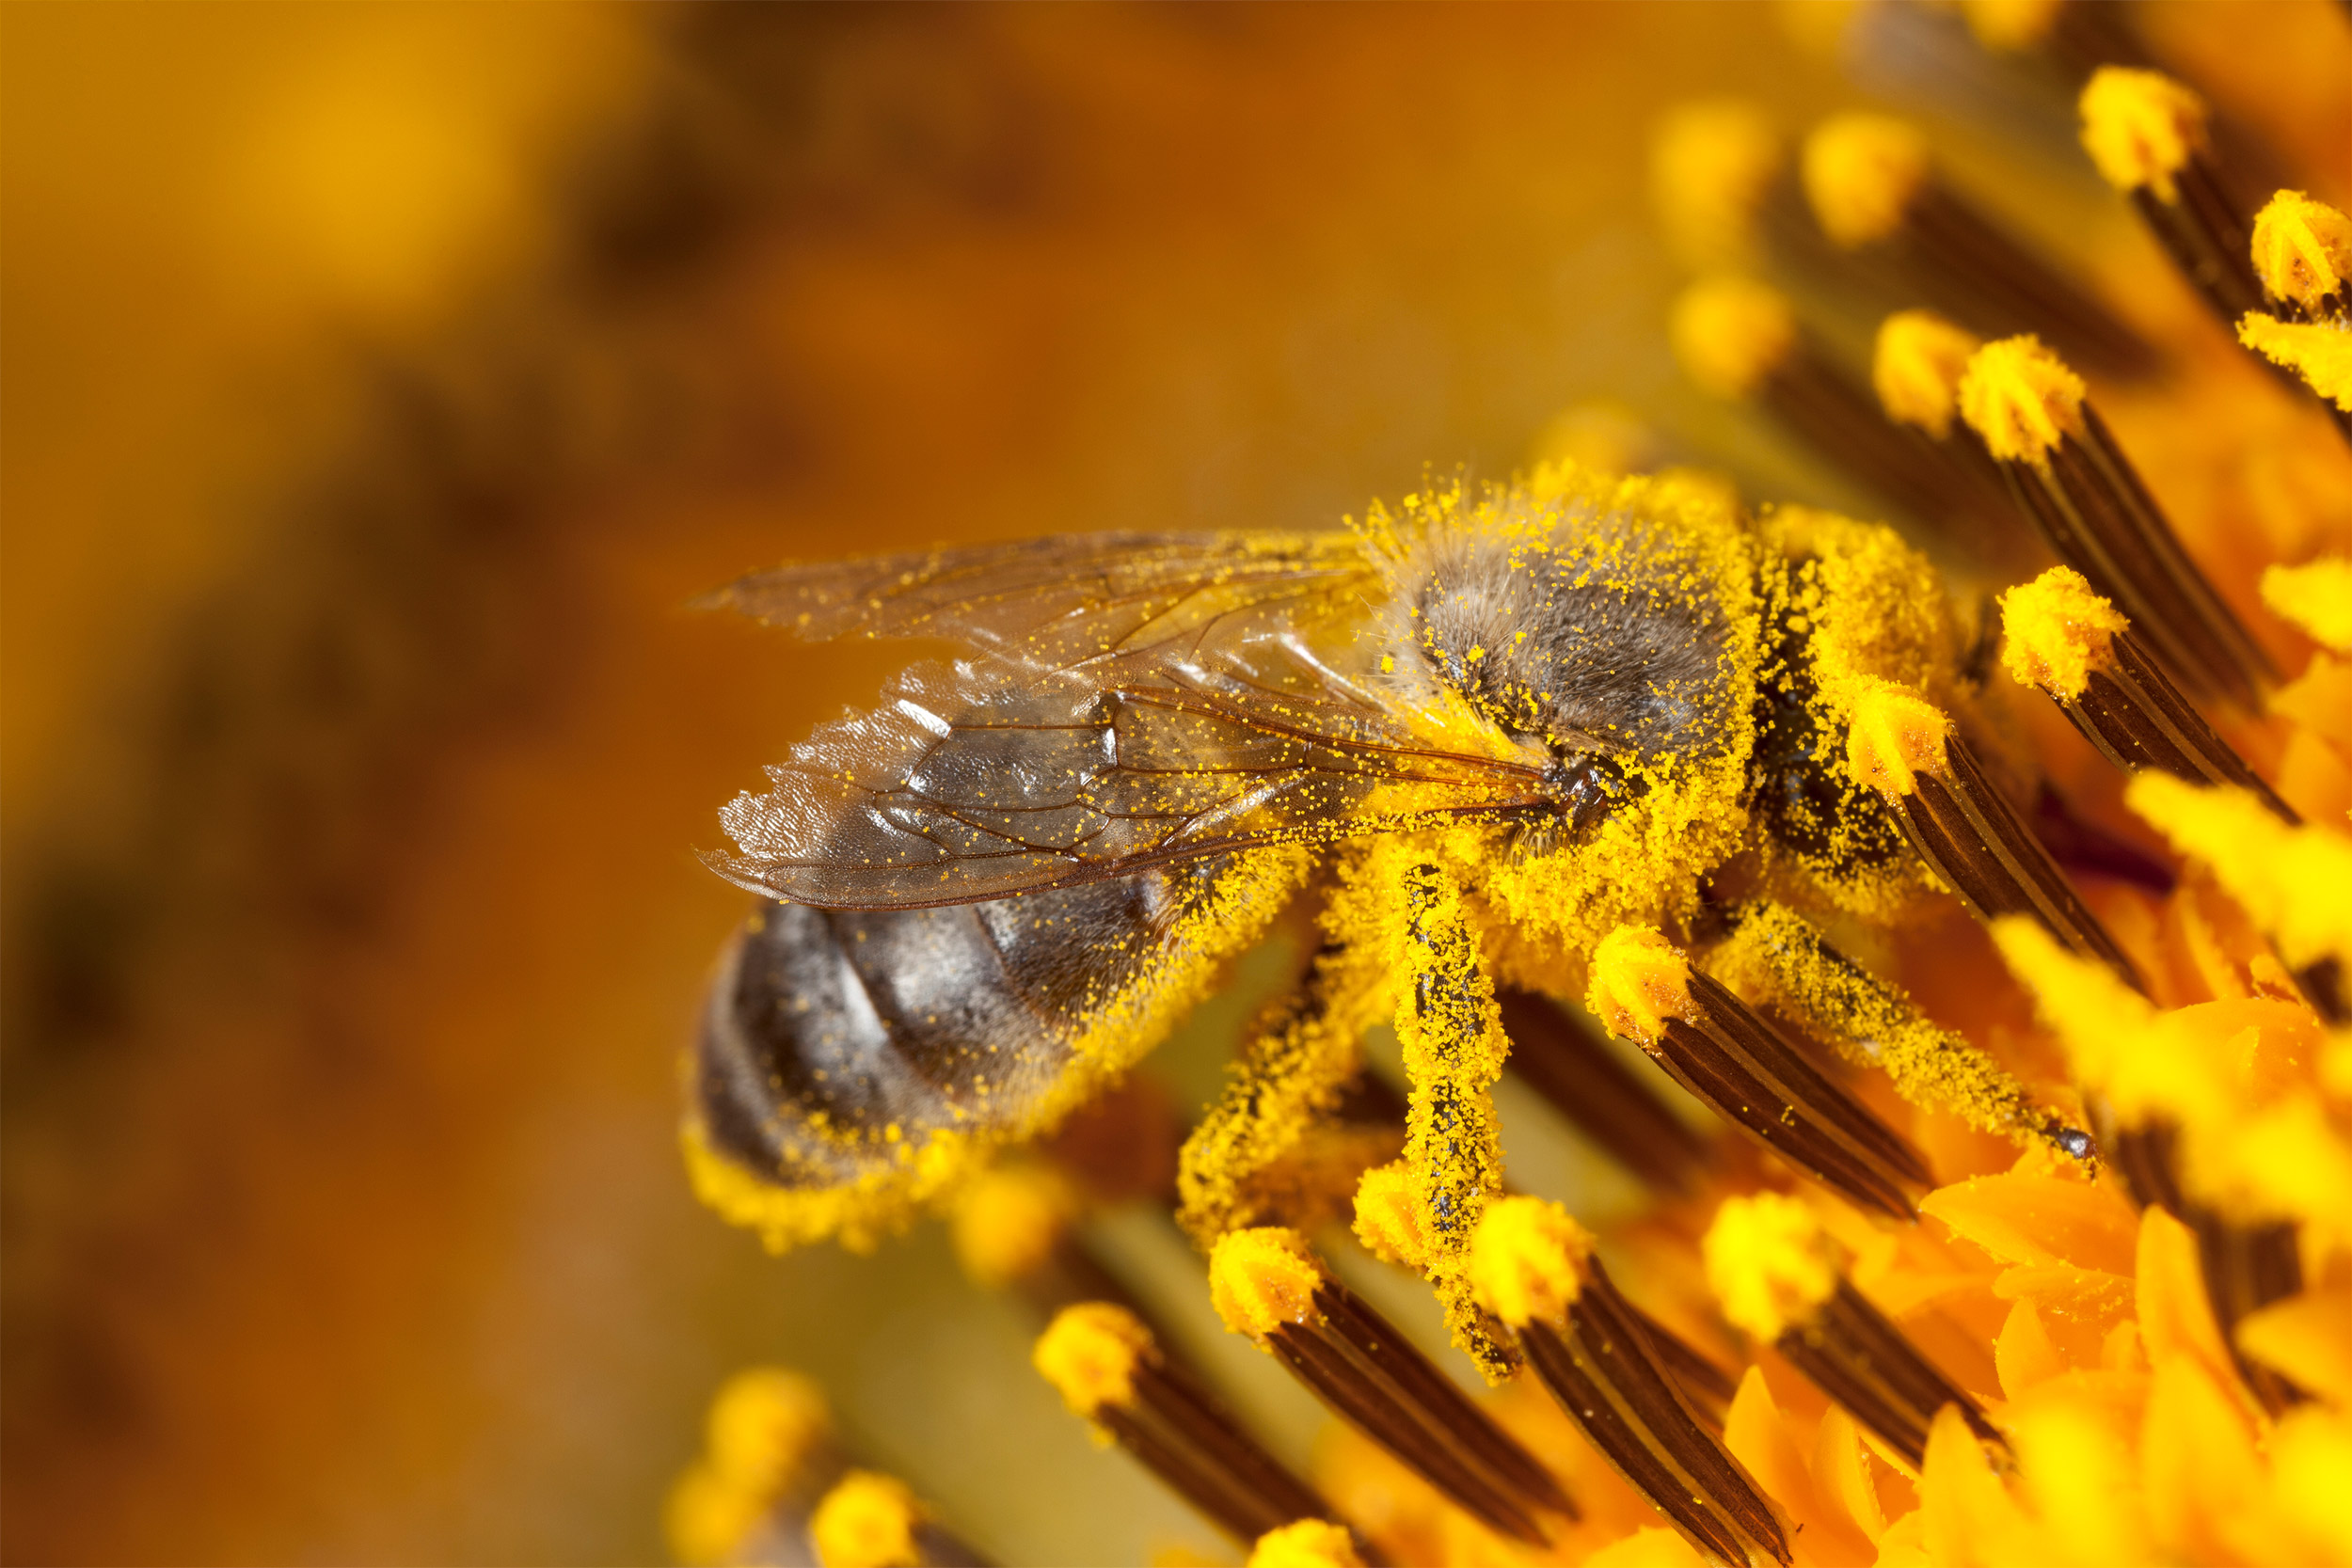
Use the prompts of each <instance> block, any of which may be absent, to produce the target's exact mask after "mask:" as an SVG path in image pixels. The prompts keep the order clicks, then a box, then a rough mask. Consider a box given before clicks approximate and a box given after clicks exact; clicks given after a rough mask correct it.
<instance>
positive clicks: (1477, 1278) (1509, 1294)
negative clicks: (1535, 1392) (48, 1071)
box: [1470, 1197, 1593, 1328]
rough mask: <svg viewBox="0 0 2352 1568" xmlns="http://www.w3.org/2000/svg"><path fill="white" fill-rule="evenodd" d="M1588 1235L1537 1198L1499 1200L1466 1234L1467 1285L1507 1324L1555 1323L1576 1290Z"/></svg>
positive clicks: (1589, 1242) (1555, 1207) (1588, 1250)
mask: <svg viewBox="0 0 2352 1568" xmlns="http://www.w3.org/2000/svg"><path fill="white" fill-rule="evenodd" d="M1592 1255H1593V1233H1592V1232H1591V1231H1589V1230H1587V1229H1585V1228H1584V1227H1582V1226H1581V1225H1579V1224H1577V1222H1576V1220H1575V1219H1574V1218H1573V1217H1572V1216H1571V1215H1570V1214H1569V1213H1568V1212H1567V1211H1566V1210H1565V1209H1563V1208H1561V1207H1560V1205H1558V1204H1556V1203H1547V1202H1545V1201H1544V1200H1543V1199H1542V1198H1539V1197H1505V1198H1499V1199H1497V1200H1496V1201H1495V1202H1493V1203H1490V1204H1488V1205H1487V1206H1486V1213H1485V1214H1483V1215H1481V1216H1480V1218H1479V1221H1478V1228H1477V1229H1476V1230H1475V1231H1473V1232H1471V1234H1470V1289H1471V1290H1473V1291H1476V1292H1477V1294H1478V1300H1479V1303H1480V1305H1482V1306H1484V1307H1486V1310H1487V1311H1489V1312H1492V1313H1493V1314H1494V1315H1495V1316H1496V1317H1498V1318H1501V1319H1502V1321H1503V1322H1504V1323H1509V1324H1510V1325H1511V1326H1512V1327H1513V1328H1520V1327H1524V1326H1525V1325H1526V1324H1528V1323H1533V1322H1535V1321H1536V1320H1538V1319H1540V1320H1542V1321H1544V1322H1546V1323H1557V1322H1559V1321H1560V1320H1561V1319H1562V1318H1563V1317H1565V1315H1566V1313H1567V1310H1568V1308H1569V1307H1571V1306H1573V1305H1574V1304H1575V1302H1576V1298H1577V1294H1578V1292H1579V1291H1581V1289H1582V1270H1583V1267H1584V1260H1585V1259H1588V1258H1590V1257H1591V1256H1592Z"/></svg>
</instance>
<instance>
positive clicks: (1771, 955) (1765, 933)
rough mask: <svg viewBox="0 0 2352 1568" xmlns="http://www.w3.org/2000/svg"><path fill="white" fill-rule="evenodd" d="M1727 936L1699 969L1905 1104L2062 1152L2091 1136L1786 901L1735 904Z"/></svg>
mask: <svg viewBox="0 0 2352 1568" xmlns="http://www.w3.org/2000/svg"><path fill="white" fill-rule="evenodd" d="M1733 920H1734V922H1735V925H1734V928H1733V931H1732V934H1731V937H1730V938H1729V940H1727V941H1726V942H1724V943H1723V945H1721V946H1720V947H1718V948H1716V949H1715V951H1714V952H1713V953H1712V954H1710V955H1709V956H1708V968H1709V969H1711V970H1713V971H1714V972H1715V974H1717V975H1718V976H1719V977H1721V978H1723V979H1724V980H1726V981H1728V982H1731V983H1733V984H1735V985H1736V986H1737V987H1738V989H1739V990H1742V991H1745V992H1746V993H1747V994H1749V995H1751V996H1761V997H1767V998H1769V999H1770V1000H1771V1001H1772V1003H1773V1004H1774V1005H1775V1006H1778V1007H1779V1009H1780V1010H1781V1011H1782V1012H1783V1013H1784V1014H1785V1015H1787V1016H1788V1017H1789V1018H1791V1019H1793V1020H1794V1021H1795V1022H1798V1023H1801V1024H1803V1025H1804V1027H1805V1028H1806V1029H1808V1030H1810V1031H1811V1032H1812V1033H1813V1034H1814V1035H1815V1036H1816V1037H1819V1038H1820V1039H1822V1040H1825V1041H1827V1042H1828V1043H1829V1044H1830V1045H1831V1046H1833V1047H1835V1048H1836V1051H1837V1052H1838V1053H1839V1054H1840V1055H1842V1056H1844V1057H1845V1058H1846V1059H1847V1060H1848V1061H1851V1062H1852V1063H1854V1064H1855V1065H1856V1066H1858V1067H1874V1068H1883V1069H1885V1071H1886V1075H1887V1076H1888V1077H1889V1078H1890V1079H1892V1080H1893V1081H1894V1084H1895V1088H1896V1090H1897V1092H1899V1094H1901V1095H1902V1097H1903V1098H1904V1099H1905V1100H1907V1101H1911V1102H1912V1103H1913V1104H1914V1105H1922V1106H1931V1107H1933V1108H1934V1109H1936V1110H1939V1111H1947V1112H1949V1113H1951V1114H1952V1115H1953V1116H1956V1117H1960V1118H1961V1119H1962V1120H1963V1121H1965V1122H1966V1123H1968V1125H1969V1126H1971V1127H1974V1128H1976V1129H1978V1130H1979V1132H1993V1133H1996V1134H1998V1135H2000V1136H2003V1137H2007V1138H2011V1139H2014V1140H2015V1141H2016V1142H2018V1143H2019V1144H2021V1145H2036V1144H2039V1145H2043V1146H2047V1147H2054V1148H2057V1149H2058V1151H2059V1152H2060V1153H2062V1154H2065V1155H2066V1156H2067V1157H2068V1158H2070V1159H2076V1160H2079V1159H2082V1158H2084V1157H2085V1156H2086V1155H2088V1154H2089V1153H2090V1137H2089V1135H2088V1134H2087V1133H2086V1132H2083V1131H2082V1130H2080V1129H2078V1128H2075V1127H2072V1126H2069V1125H2068V1124H2067V1123H2066V1121H2065V1120H2064V1119H2062V1118H2061V1117H2059V1116H2058V1114H2057V1113H2056V1112H2054V1111H2052V1110H2051V1109H2050V1108H2049V1107H2047V1106H2045V1105H2042V1104H2041V1103H2039V1102H2038V1101H2035V1099H2034V1098H2033V1096H2032V1095H2031V1094H2030V1093H2028V1092H2027V1090H2026V1086H2025V1085H2023V1084H2020V1083H2019V1082H2018V1081H2017V1080H2016V1079H2015V1078H2014V1077H2012V1076H2010V1072H2009V1069H2006V1068H2004V1067H2002V1066H2001V1064H2000V1063H1998V1062H1996V1061H1994V1059H1993V1058H1992V1057H1991V1056H1988V1055H1986V1054H1985V1053H1983V1052H1982V1051H1979V1050H1978V1049H1977V1048H1976V1047H1975V1046H1973V1045H1971V1044H1969V1043H1968V1041H1967V1039H1966V1038H1965V1037H1963V1036H1961V1035H1960V1034H1959V1033H1957V1032H1956V1031H1954V1030H1950V1029H1946V1028H1944V1027H1942V1026H1941V1025H1939V1024H1937V1023H1935V1022H1932V1021H1931V1020H1930V1019H1929V1018H1928V1017H1927V1015H1926V1014H1924V1013H1922V1012H1921V1011H1920V1010H1919V1009H1918V1007H1917V1006H1916V1005H1915V1004H1914V1003H1913V1002H1912V1000H1911V997H1910V996H1909V995H1908V994H1907V993H1906V992H1905V991H1904V990H1903V989H1902V988H1901V987H1900V986H1898V985H1895V984H1894V983H1893V982H1891V981H1887V980H1882V979H1880V978H1879V977H1878V976H1877V975H1875V974H1871V973H1870V972H1869V971H1868V970H1867V969H1864V968H1863V967H1862V966H1861V965H1860V964H1857V963H1855V962H1854V961H1853V960H1852V959H1851V958H1847V957H1846V956H1845V955H1844V954H1843V953H1840V952H1838V951H1837V950H1836V948H1834V947H1832V946H1831V945H1830V944H1829V942H1827V940H1825V939H1824V938H1823V937H1822V935H1821V933H1820V931H1818V930H1816V929H1815V928H1814V927H1813V925H1812V923H1811V922H1809V921H1807V920H1806V919H1805V918H1804V916H1803V915H1800V914H1798V913H1797V912H1796V911H1794V910H1791V909H1789V908H1788V907H1787V906H1786V905H1782V904H1775V903H1772V902H1770V901H1761V900H1760V901H1758V902H1756V903H1752V904H1746V905H1742V906H1741V907H1740V909H1739V910H1737V911H1734V914H1733Z"/></svg>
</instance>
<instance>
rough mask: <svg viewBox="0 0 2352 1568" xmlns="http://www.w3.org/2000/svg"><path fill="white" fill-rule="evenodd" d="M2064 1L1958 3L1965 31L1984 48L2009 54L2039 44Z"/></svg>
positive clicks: (1968, 0)
mask: <svg viewBox="0 0 2352 1568" xmlns="http://www.w3.org/2000/svg"><path fill="white" fill-rule="evenodd" d="M2065 4H2066V0H1961V5H1960V14H1961V17H1962V19H1963V21H1965V22H1966V23H1967V24H1968V31H1969V32H1970V33H1971V34H1973V35H1974V36H1975V38H1976V40H1977V41H1978V42H1979V43H1980V44H1982V45H1984V46H1985V47H1986V48H1987V49H1990V50H1993V51H1994V52H1996V53H1999V54H2004V55H2013V54H2017V53H2020V52H2021V51H2024V50H2027V49H2032V48H2035V47H2036V46H2038V45H2040V44H2041V43H2042V42H2043V41H2044V40H2047V39H2048V38H2049V36H2050V29H2051V28H2052V27H2053V26H2054V25H2055V24H2057V22H2058V10H2059V8H2060V7H2062V6H2064V5H2065Z"/></svg>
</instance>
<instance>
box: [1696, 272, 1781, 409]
mask: <svg viewBox="0 0 2352 1568" xmlns="http://www.w3.org/2000/svg"><path fill="white" fill-rule="evenodd" d="M1667 335H1668V336H1669V337H1670V338H1671V339H1672V341H1673V342H1674V351H1675V358H1676V359H1677V360H1678V361H1679V362H1680V363H1681V365H1682V369H1683V373H1685V374H1686V375H1688V376H1690V378H1691V379H1692V381H1694V382H1696V383H1698V385H1699V388H1700V389H1701V390H1703V391H1707V392H1711V393H1713V394H1714V395H1715V396H1717V397H1722V398H1744V397H1746V396H1748V395H1749V394H1750V393H1752V392H1754V391H1755V390H1756V388H1757V387H1758V386H1759V385H1760V384H1761V383H1762V382H1763V380H1764V378H1765V377H1766V376H1768V375H1770V374H1772V372H1773V371H1775V370H1777V369H1779V368H1780V367H1781V365H1782V364H1784V363H1785V362H1787V360H1788V356H1789V354H1790V353H1791V352H1792V351H1793V350H1794V349H1795V348H1796V346H1797V318H1796V313H1795V312H1794V311H1792V310H1791V309H1789V308H1788V300H1787V298H1785V297H1784V296H1783V295H1782V294H1781V293H1779V292H1778V291H1777V290H1774V289H1770V288H1767V287H1765V286H1764V285H1763V284H1761V283H1758V282H1756V281H1755V280H1753V279H1751V278H1746V277H1714V278H1708V279H1707V280H1705V281H1703V282H1698V283H1693V284H1692V285H1691V287H1689V288H1688V289H1685V290H1684V291H1683V292H1682V297H1681V298H1679V299H1677V300H1676V301H1675V307H1674V315H1673V318H1672V320H1671V321H1669V322H1668V324H1667Z"/></svg>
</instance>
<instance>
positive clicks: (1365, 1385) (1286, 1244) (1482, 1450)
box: [1209, 1227, 1577, 1546]
mask: <svg viewBox="0 0 2352 1568" xmlns="http://www.w3.org/2000/svg"><path fill="white" fill-rule="evenodd" d="M1209 1290H1210V1294H1211V1296H1212V1298H1213V1299H1214V1300H1215V1301H1216V1308H1217V1313H1218V1315H1219V1316H1220V1317H1222V1318H1223V1319H1224V1320H1225V1325H1226V1326H1227V1327H1228V1328H1230V1329H1232V1331H1233V1332H1235V1333H1237V1334H1242V1335H1245V1336H1247V1337H1248V1338H1250V1339H1251V1340H1253V1341H1254V1342H1255V1343H1256V1344H1257V1346H1258V1348H1259V1349H1261V1350H1263V1351H1264V1352H1265V1353H1266V1354H1269V1355H1271V1356H1273V1357H1274V1358H1275V1359H1276V1360H1278V1361H1279V1362H1280V1363H1282V1365H1283V1366H1284V1367H1286V1368H1288V1369H1289V1370H1290V1371H1291V1373H1292V1375H1293V1376H1295V1377H1296V1378H1297V1379H1298V1380H1299V1382H1301V1383H1303V1384H1304V1385H1306V1386H1307V1388H1308V1390H1309V1391H1310V1392H1311V1393H1312V1394H1313V1395H1314V1396H1315V1397H1316V1398H1317V1399H1319V1400H1321V1401H1322V1402H1324V1403H1325V1404H1326V1405H1327V1406H1328V1407H1329V1408H1330V1409H1331V1411H1332V1412H1333V1413H1334V1414H1335V1415H1337V1416H1339V1417H1340V1418H1341V1419H1343V1420H1344V1421H1346V1422H1347V1423H1348V1424H1349V1425H1351V1426H1353V1427H1355V1428H1356V1429H1357V1430H1358V1431H1359V1432H1361V1433H1363V1434H1364V1435H1365V1436H1367V1437H1369V1438H1371V1439H1372V1440H1373V1441H1374V1442H1375V1443H1377V1444H1379V1445H1380V1446H1381V1447H1382V1448H1384V1449H1387V1450H1388V1451H1389V1452H1390V1453H1391V1454H1393V1455H1394V1456H1395V1457H1396V1458H1397V1459H1398V1460H1399V1461H1401V1462H1402V1463H1403V1464H1404V1465H1406V1466H1407V1467H1408V1468H1410V1469H1411V1470H1412V1471H1413V1472H1414V1473H1415V1474H1417V1475H1419V1476H1420V1477H1421V1478H1422V1480H1423V1481H1427V1482H1428V1483H1429V1484H1430V1485H1431V1486H1433V1487H1436V1488H1437V1489H1438V1491H1439V1492H1441V1493H1443V1494H1445V1496H1447V1497H1450V1498H1452V1499H1453V1500H1454V1502H1455V1503H1457V1504H1459V1505H1460V1506H1461V1507H1462V1508H1463V1509H1464V1510H1465V1511H1467V1512H1468V1513H1470V1514H1471V1515H1473V1516H1474V1517H1476V1518H1477V1519H1479V1520H1480V1521H1481V1522H1482V1523H1484V1524H1486V1526H1488V1527H1489V1528H1493V1529H1495V1530H1496V1531H1498V1532H1500V1533H1502V1534H1503V1535H1507V1536H1510V1537H1512V1538H1513V1539H1515V1540H1518V1541H1524V1542H1526V1543H1528V1544H1531V1545H1535V1546H1543V1545H1547V1544H1549V1533H1548V1532H1547V1530H1546V1528H1545V1527H1544V1524H1543V1522H1542V1521H1543V1517H1544V1515H1545V1514H1547V1513H1552V1514H1558V1515H1560V1516H1562V1517H1564V1518H1567V1519H1574V1518H1575V1517H1576V1516H1577V1513H1576V1507H1575V1504H1574V1503H1573V1502H1572V1501H1571V1500H1570V1499H1569V1497H1568V1496H1567V1494H1566V1493H1565V1491H1563V1490H1562V1489H1561V1487H1560V1483H1559V1482H1558V1481H1555V1480H1554V1479H1553V1478H1552V1476H1551V1474H1550V1472H1549V1471H1548V1470H1546V1469H1545V1468H1544V1467H1543V1466H1542V1465H1540V1464H1538V1463H1537V1462H1536V1460H1535V1458H1534V1455H1532V1454H1530V1453H1529V1452H1528V1451H1527V1450H1526V1449H1524V1448H1522V1447H1521V1446H1520V1445H1519V1444H1518V1441H1517V1440H1516V1439H1515V1438H1513V1437H1512V1436H1511V1435H1510V1434H1509V1433H1506V1432H1504V1431H1503V1430H1502V1428H1501V1427H1499V1426H1497V1425H1496V1424H1495V1423H1494V1420H1493V1418H1491V1417H1489V1416H1487V1415H1486V1412H1485V1411H1483V1410H1481V1409H1479V1408H1478V1406H1477V1405H1476V1404H1475V1403H1473V1402H1471V1401H1470V1398H1469V1396H1468V1395H1466V1394H1464V1393H1463V1392H1462V1391H1461V1389H1459V1388H1457V1387H1456V1386H1454V1383H1453V1381H1452V1380H1451V1379H1449V1378H1448V1377H1447V1376H1446V1375H1445V1374H1444V1373H1443V1372H1442V1371H1440V1370H1438V1368H1437V1367H1436V1366H1435V1365H1433V1364H1432V1363H1431V1362H1430V1360H1429V1358H1428V1357H1427V1356H1424V1355H1422V1354H1421V1352H1420V1351H1418V1350H1416V1349H1414V1348H1413V1346H1412V1344H1411V1342H1410V1341H1408V1340H1407V1339H1406V1338H1405V1337H1404V1336H1403V1335H1402V1334H1400V1333H1399V1332H1398V1331H1397V1329H1396V1328H1395V1326H1394V1325H1393V1324H1391V1323H1389V1322H1388V1320H1387V1319H1385V1318H1383V1317H1381V1316H1380V1314H1379V1313H1378V1312H1377V1311H1375V1309H1374V1308H1373V1307H1372V1306H1371V1305H1370V1304H1369V1303H1367V1302H1366V1301H1364V1300H1363V1299H1362V1298H1361V1297H1359V1296H1358V1295H1357V1294H1356V1293H1355V1292H1354V1291H1350V1290H1349V1289H1348V1288H1347V1287H1346V1286H1344V1285H1343V1284H1341V1283H1340V1282H1339V1281H1338V1280H1337V1279H1335V1278H1333V1277H1332V1276H1331V1274H1330V1271H1329V1270H1327V1268H1325V1267H1324V1265H1323V1261H1322V1259H1320V1258H1318V1257H1316V1256H1315V1254H1314V1252H1313V1250H1312V1249H1311V1247H1309V1246H1308V1244H1307V1243H1306V1240H1305V1238H1303V1237H1301V1236H1300V1235H1299V1234H1298V1233H1297V1232H1296V1231H1294V1230H1284V1229H1279V1228H1271V1227H1269V1228H1262V1229H1254V1230H1237V1231H1234V1232H1232V1233H1231V1234H1230V1235H1227V1236H1225V1237H1223V1238H1222V1239H1220V1240H1219V1241H1218V1243H1216V1250H1215V1252H1214V1253H1212V1254H1211V1257H1210V1261H1209Z"/></svg>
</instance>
